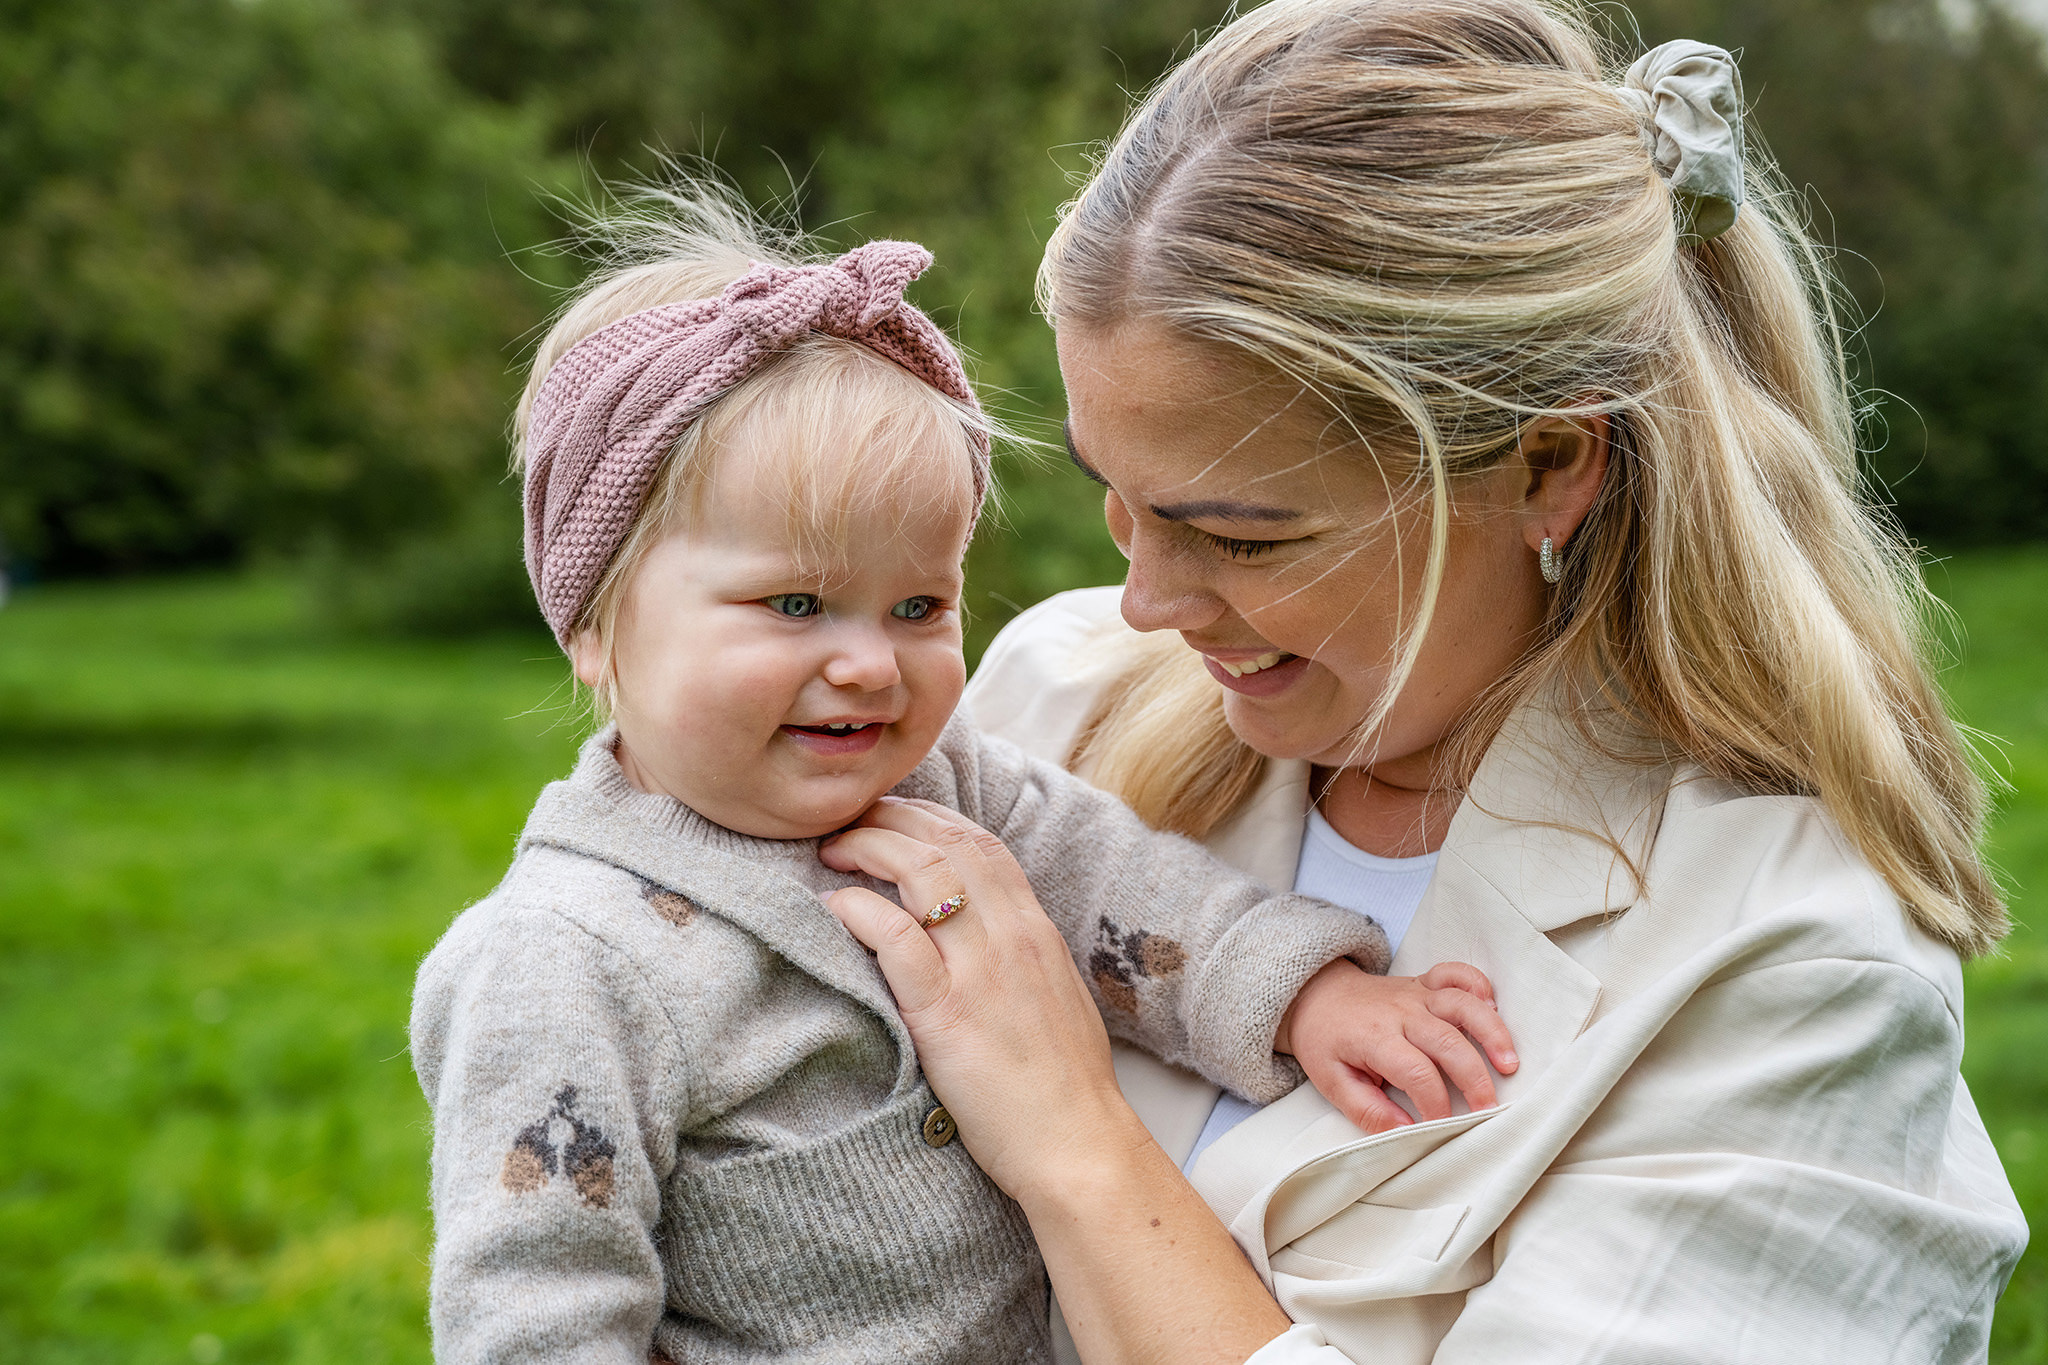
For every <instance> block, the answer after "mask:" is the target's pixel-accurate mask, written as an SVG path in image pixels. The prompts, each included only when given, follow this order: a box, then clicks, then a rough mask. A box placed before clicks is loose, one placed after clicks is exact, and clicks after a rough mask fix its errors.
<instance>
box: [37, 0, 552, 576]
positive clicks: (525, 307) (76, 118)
mask: <svg viewBox="0 0 2048 1365" xmlns="http://www.w3.org/2000/svg"><path fill="white" fill-rule="evenodd" d="M0 33H4V38H0V536H4V538H5V540H6V541H7V543H8V544H9V546H10V548H11V549H12V550H13V551H14V552H15V553H16V554H19V555H22V556H25V557H27V558H28V559H30V560H31V561H33V562H35V563H36V564H38V565H39V566H40V567H41V568H42V569H43V570H45V571H47V572H52V573H66V572H80V571H98V570H104V569H114V568H117V569H132V568H140V567H148V566H154V565H164V564H176V563H189V562H193V561H209V560H223V559H229V558H233V557H237V556H239V555H241V554H244V553H246V552H248V551H249V550H251V549H256V548H262V547H273V546H275V547H290V546H295V545H297V544H298V543H300V542H302V541H303V540H304V539H305V538H306V537H307V536H308V535H310V534H316V533H321V532H337V533H341V534H344V535H347V536H350V537H353V538H364V537H368V538H375V537H379V536H382V535H386V534H388V533H390V532H392V531H395V530H397V529H399V528H403V527H406V526H409V525H417V524H420V523H421V522H423V521H428V520H432V519H433V518H435V517H437V516H439V515H442V514H444V513H445V512H446V510H447V509H449V508H450V507H452V506H453V505H454V504H455V503H456V502H457V501H458V500H459V498H460V496H461V495H462V493H463V492H464V490H466V489H467V488H468V487H469V486H471V485H473V484H474V483H476V482H477V481H478V480H479V479H480V478H488V477H491V476H492V475H494V474H495V473H497V472H498V471H499V470H501V469H502V461H503V455H502V440H501V433H502V430H503V427H504V421H505V416H504V414H505V409H506V402H507V396H508V384H507V378H506V369H507V365H508V361H509V358H510V357H509V356H508V355H507V345H508V343H509V342H511V341H512V340H513V339H515V338H516V337H518V336H519V334H520V333H521V332H522V331H523V330H524V329H525V328H527V327H528V326H529V325H530V324H531V323H532V321H533V319H534V317H535V316H536V314H537V313H538V312H539V306H538V303H537V298H536V294H535V292H534V291H533V290H532V289H531V288H530V287H529V286H528V285H527V284H526V283H525V282H524V281H523V280H522V279H521V278H520V276H519V275H518V273H517V272H515V271H513V270H511V269H510V268H508V267H507V266H506V265H505V263H504V261H503V253H502V249H501V246H500V234H503V235H505V236H507V237H509V238H510V239H511V240H513V241H515V242H516V241H520V240H521V239H522V238H524V239H525V240H531V238H532V235H533V233H534V232H535V231H536V230H538V229H539V225H538V223H537V219H538V215H537V213H536V212H535V204H534V197H533V189H532V183H531V180H532V177H534V176H535V175H538V174H541V173H543V172H544V170H545V168H546V165H547V163H546V161H545V159H544V157H543V155H542V150H541V136H540V134H541V123H540V120H539V118H538V117H537V115H535V114H533V113H530V112H528V111H526V110H524V109H515V108H506V107H500V106H495V105H491V104H488V103H486V102H484V101H479V100H476V99H474V98H471V97H469V96H467V95H465V94H464V93H463V92H462V91H461V90H460V88H459V87H457V86H456V85H455V84H454V83H453V82H452V81H450V80H448V79H447V78H446V77H445V76H444V75H443V74H442V73H441V71H440V70H439V68H438V66H437V64H436V61H435V59H434V54H433V52H432V51H431V50H430V49H429V48H428V47H426V46H425V45H423V44H422V43H420V42H418V41H417V40H415V39H414V38H412V37H411V36H409V35H408V34H407V33H406V32H405V31H404V30H403V29H401V28H398V27H396V26H394V25H392V24H390V23H371V22H367V21H366V20H365V19H364V17H363V16H362V15H361V14H360V13H359V12H358V11H357V10H356V9H354V8H352V7H350V6H349V5H346V4H343V3H339V2H338V0H248V2H246V3H234V2H233V0H151V3H149V4H147V5H133V4H127V3H124V2H123V0H61V2H60V0H15V2H14V3H11V4H8V5H6V6H5V8H4V9H0ZM494 215H495V223H494Z"/></svg>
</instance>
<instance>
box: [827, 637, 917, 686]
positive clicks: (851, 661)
mask: <svg viewBox="0 0 2048 1365" xmlns="http://www.w3.org/2000/svg"><path fill="white" fill-rule="evenodd" d="M833 644H834V648H833V650H832V656H831V657H830V658H829V659H827V660H826V661H825V681H826V682H828V683H831V684H832V685H833V686H834V687H857V688H859V689H860V690H861V691H863V692H880V691H882V690H883V689H885V688H890V687H894V686H896V684H898V683H900V682H902V681H903V670H902V669H900V668H898V667H897V666H896V647H895V645H894V644H892V643H891V642H890V640H889V638H888V636H887V635H886V634H884V633H883V632H882V631H880V630H870V629H867V628H865V627H854V628H849V629H845V630H842V631H840V632H839V638H838V639H837V640H835V641H834V642H833Z"/></svg>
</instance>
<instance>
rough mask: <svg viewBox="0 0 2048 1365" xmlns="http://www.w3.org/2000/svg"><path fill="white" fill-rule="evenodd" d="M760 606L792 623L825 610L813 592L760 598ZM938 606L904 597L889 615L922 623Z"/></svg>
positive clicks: (936, 602) (932, 601)
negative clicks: (786, 618)
mask: <svg viewBox="0 0 2048 1365" xmlns="http://www.w3.org/2000/svg"><path fill="white" fill-rule="evenodd" d="M761 605H762V606H764V607H766V608H768V610H770V611H772V612H774V613H775V614H776V615H778V616H787V617H789V618H790V619H791V620H793V621H801V620H803V619H804V618H805V617H809V616H816V615H818V614H819V613H820V612H822V611H824V610H825V600H824V599H823V598H822V597H819V596H818V595H817V594H816V593H814V592H779V593H777V594H775V596H773V597H764V598H762V599H761ZM940 605H941V603H940V601H939V599H938V598H936V597H906V598H904V599H903V600H902V601H901V602H898V603H897V604H896V605H895V606H893V607H891V608H889V614H890V615H891V616H896V617H900V618H902V619H903V620H905V621H922V620H924V619H925V618H926V617H928V616H930V615H931V614H932V613H933V612H935V611H937V610H938V609H939V607H940Z"/></svg>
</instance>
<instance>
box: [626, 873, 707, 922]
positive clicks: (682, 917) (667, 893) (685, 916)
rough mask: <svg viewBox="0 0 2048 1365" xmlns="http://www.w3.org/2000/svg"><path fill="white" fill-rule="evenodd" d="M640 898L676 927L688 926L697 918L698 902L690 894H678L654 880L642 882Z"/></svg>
mask: <svg viewBox="0 0 2048 1365" xmlns="http://www.w3.org/2000/svg"><path fill="white" fill-rule="evenodd" d="M640 899H642V900H644V901H646V902H647V904H648V905H649V906H651V907H652V908H653V910H654V913H655V914H657V915H659V916H661V917H662V918H663V919H665V920H667V921H668V922H669V923H670V924H673V925H674V926H675V927H676V928H678V929H682V928H686V927H688V925H689V923H690V921H691V920H693V919H695V918H697V904H696V902H695V901H692V900H691V899H690V898H689V897H688V896H682V895H678V894H677V893H675V892H673V891H671V890H669V889H668V888H667V887H665V886H657V885H656V884H655V883H653V882H642V883H640Z"/></svg>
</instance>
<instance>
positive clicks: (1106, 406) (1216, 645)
mask: <svg viewBox="0 0 2048 1365" xmlns="http://www.w3.org/2000/svg"><path fill="white" fill-rule="evenodd" d="M1059 352H1060V370H1061V373H1062V374H1063V375H1064V377H1065V379H1066V386H1067V399H1068V440H1069V445H1070V447H1071V452H1072V454H1073V457H1074V461H1075V463H1076V464H1077V465H1079V466H1080V467H1081V469H1082V470H1083V472H1085V473H1087V474H1088V475H1089V476H1090V477H1091V478H1094V479H1095V480H1096V481H1097V482H1099V483H1101V484H1102V485H1103V486H1104V487H1105V488H1106V489H1107V490H1108V495H1107V497H1106V498H1105V500H1104V510H1105V514H1106V516H1107V517H1108V520H1109V529H1110V534H1111V535H1112V536H1113V537H1114V538H1115V540H1116V543H1117V546H1118V547H1119V548H1120V549H1121V550H1122V551H1123V552H1124V554H1125V556H1126V557H1127V558H1128V559H1129V560H1130V561H1131V567H1130V574H1129V577H1128V579H1127V581H1126V584H1125V588H1124V599H1123V614H1124V618H1125V619H1126V620H1127V621H1129V622H1130V624H1131V625H1132V626H1133V627H1134V628H1136V629H1138V630H1147V631H1150V630H1177V631H1179V632H1180V633H1181V637H1182V638H1183V639H1184V640H1186V642H1187V644H1188V646H1189V647H1190V648H1192V649H1194V650H1196V651H1198V652H1199V653H1201V655H1202V656H1203V659H1204V662H1205V663H1206V664H1207V666H1208V669H1209V673H1210V675H1211V676H1212V677H1213V678H1215V679H1216V682H1217V685H1218V686H1220V687H1222V688H1224V689H1226V690H1227V692H1228V694H1229V695H1228V697H1227V698H1226V701H1225V711H1226V714H1227V715H1228V717H1229V721H1230V726H1231V728H1232V729H1233V730H1234V731H1236V732H1237V734H1238V736H1239V737H1240V738H1241V739H1243V740H1244V741H1245V742H1246V743H1247V744H1249V745H1251V746H1252V747H1253V748H1255V749H1257V750H1258V751H1260V752H1261V753H1264V754H1269V755H1271V756H1273V757H1276V758H1304V759H1308V760H1310V761H1312V762H1314V763H1317V764H1321V765H1325V766H1329V767H1346V766H1353V765H1360V764H1362V765H1364V766H1366V767H1368V768H1370V769H1371V770H1372V771H1373V772H1374V773H1375V775H1379V776H1383V777H1385V778H1386V779H1387V780H1390V781H1396V782H1399V783H1401V785H1411V784H1420V783H1423V782H1426V781H1428V779H1429V776H1430V773H1429V768H1430V764H1431V759H1432V754H1433V750H1434V748H1435V746H1436V745H1437V744H1438V742H1439V741H1440V740H1441V739H1443V737H1444V736H1445V735H1446V733H1447V732H1448V731H1449V730H1450V729H1451V727H1452V726H1453V725H1454V724H1455V723H1456V721H1457V720H1458V719H1459V718H1460V717H1461V716H1463V715H1464V714H1465V713H1466V711H1467V710H1468V709H1469V708H1470V707H1471V706H1472V704H1473V703H1474V701H1475V700H1476V699H1477V698H1478V696H1479V695H1480V693H1481V692H1482V691H1483V690H1484V689H1485V688H1486V687H1487V685H1488V684H1489V683H1491V682H1493V681H1494V680H1495V679H1497V678H1499V677H1500V676H1501V675H1502V674H1503V673H1504V672H1506V670H1507V669H1508V668H1509V667H1510V666H1511V665H1512V664H1513V663H1514V662H1515V660H1516V659H1517V658H1518V657H1519V656H1520V655H1521V654H1522V652H1523V651H1524V649H1526V648H1527V646H1528V645H1529V644H1530V642H1531V640H1532V639H1533V637H1534V634H1535V632H1536V631H1537V630H1538V628H1539V627H1540V626H1541V624H1542V621H1543V617H1544V609H1545V586H1544V584H1543V581H1542V577H1541V574H1540V573H1539V571H1538V568H1537V562H1536V556H1535V553H1534V551H1533V549H1532V546H1533V544H1534V543H1536V542H1538V541H1540V539H1541V537H1542V535H1544V534H1547V533H1550V532H1548V531H1547V530H1546V528H1544V527H1543V526H1541V525H1539V524H1538V523H1539V522H1540V521H1541V520H1542V514H1541V511H1540V509H1536V508H1534V507H1532V503H1531V497H1530V495H1531V492H1532V483H1540V482H1541V477H1540V476H1538V475H1536V474H1534V473H1532V467H1531V465H1530V464H1529V462H1528V461H1527V460H1526V459H1524V458H1522V457H1520V456H1519V455H1517V456H1515V457H1511V458H1509V459H1507V460H1505V461H1503V462H1502V463H1501V464H1500V465H1499V466H1497V467H1496V468H1495V469H1493V470H1491V471H1489V472H1487V473H1484V474H1480V475H1476V476H1472V477H1469V478H1467V479H1464V480H1461V481H1460V482H1459V484H1458V485H1457V486H1456V487H1455V489H1454V497H1455V501H1454V504H1453V507H1452V513H1451V519H1450V523H1449V528H1448V530H1449V546H1448V555H1447V560H1446V564H1445V570H1444V577H1443V583H1442V587H1441V589H1440V590H1439V594H1438V597H1437V602H1436V607H1435V612H1434V615H1433V617H1432V620H1431V625H1430V628H1429V631H1428V634H1427V636H1426V637H1425V640H1424V644H1423V647H1422V652H1421V655H1420V657H1419V658H1418V660H1417V662H1416V666H1415V668H1414V671H1413V672H1412V673H1411V675H1410V676H1409V679H1408V682H1407V684H1406V685H1405V686H1404V687H1403V688H1402V691H1401V694H1400V697H1399V699H1398V700H1397V701H1396V703H1395V705H1394V707H1393V710H1392V712H1391V713H1390V714H1389V716H1388V717H1387V720H1386V722H1385V724H1383V725H1382V726H1381V727H1380V728H1379V730H1378V731H1377V732H1375V733H1374V734H1373V735H1371V736H1370V737H1368V739H1367V741H1366V744H1365V746H1364V748H1363V750H1361V749H1360V748H1359V747H1358V743H1357V737H1358V728H1359V726H1360V725H1361V724H1362V723H1363V722H1364V721H1365V720H1366V719H1367V718H1368V717H1369V716H1370V715H1371V714H1372V712H1373V710H1374V708H1375V706H1376V705H1377V704H1378V702H1379V699H1380V696H1381V693H1382V692H1383V691H1384V689H1385V688H1386V686H1387V683H1388V681H1389V679H1390V678H1391V677H1392V676H1393V673H1394V671H1395V669H1396V667H1397V665H1398V662H1399V651H1400V649H1401V646H1402V642H1403V635H1404V631H1406V629H1407V628H1408V627H1409V626H1410V625H1411V624H1412V623H1413V622H1414V620H1415V619H1416V616H1417V613H1418V611H1419V609H1420V607H1421V603H1422V590H1423V585H1424V580H1425V578H1426V574H1427V566H1428V560H1429V522H1430V513H1429V506H1428V502H1427V499H1426V493H1425V494H1424V495H1423V496H1422V497H1417V496H1416V495H1415V494H1413V493H1412V492H1410V493H1408V494H1407V495H1405V496H1404V495H1402V492H1401V490H1400V488H1399V487H1398V484H1399V480H1400V474H1399V473H1398V470H1399V468H1400V466H1398V465H1397V466H1395V468H1396V471H1397V472H1395V473H1393V474H1386V475H1383V474H1382V472H1381V470H1380V468H1379V466H1378V465H1377V463H1376V462H1375V461H1374V460H1373V459H1372V457H1371V455H1370V454H1369V453H1368V452H1367V451H1366V450H1365V449H1364V448H1363V447H1362V446H1360V445H1359V444H1358V443H1357V441H1356V439H1355V438H1354V437H1352V435H1351V433H1350V432H1349V430H1348V429H1347V428H1345V427H1343V426H1341V425H1340V424H1337V423H1335V422H1334V421H1333V420H1332V418H1331V415H1330V413H1329V410H1328V409H1327V407H1325V406H1324V405H1322V404H1321V403H1319V402H1317V401H1316V400H1314V399H1313V398H1312V397H1311V396H1309V395H1308V394H1306V393H1305V392H1303V391H1302V390H1301V389H1300V387H1299V386H1298V385H1296V384H1294V383H1293V382H1292V381H1288V380H1284V379H1282V378H1280V377H1278V376H1275V375H1273V374H1272V373H1270V372H1268V371H1261V370H1257V369H1254V368H1252V367H1250V366H1249V365H1247V364H1246V363H1245V362H1243V361H1242V360H1239V359H1236V358H1234V357H1231V356H1230V355H1229V354H1228V353H1227V352H1223V351H1221V350H1220V349H1218V348H1210V347H1205V346H1202V345H1200V344H1198V343H1191V342H1189V341H1187V340H1185V339H1184V338H1180V337H1176V336H1175V335H1173V334H1172V333H1170V332H1168V331H1166V330H1165V329H1164V328H1160V327H1156V326H1152V325H1149V324H1130V325H1126V326H1121V327H1117V328H1114V329H1106V330H1092V331H1091V330H1080V329H1076V328H1072V327H1069V328H1066V329H1063V330H1062V331H1061V332H1060V335H1059ZM1404 453H1405V452H1404ZM1575 520H1576V519H1574V521H1575ZM1562 540H1563V537H1562V536H1560V537H1559V541H1560V543H1562Z"/></svg>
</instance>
